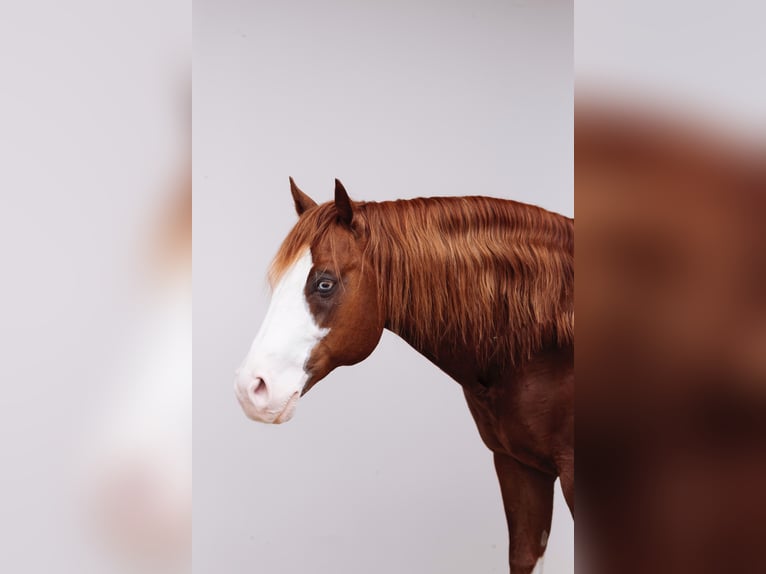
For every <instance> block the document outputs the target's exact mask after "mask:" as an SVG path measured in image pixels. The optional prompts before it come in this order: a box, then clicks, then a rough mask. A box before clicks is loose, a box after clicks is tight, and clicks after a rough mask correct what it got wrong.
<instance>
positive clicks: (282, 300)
mask: <svg viewBox="0 0 766 574" xmlns="http://www.w3.org/2000/svg"><path fill="white" fill-rule="evenodd" d="M313 265H314V263H313V260H312V258H311V250H310V249H308V248H307V249H306V251H305V252H304V253H303V254H302V255H301V257H299V258H298V260H297V261H296V262H295V263H294V264H293V265H292V267H290V268H289V269H288V270H287V271H286V272H285V274H284V276H283V277H282V278H281V279H280V281H279V283H278V284H277V285H276V287H275V289H274V293H273V295H272V298H271V303H270V305H269V309H268V311H267V312H266V317H265V318H264V320H263V324H262V325H261V328H260V330H259V331H258V334H257V335H256V337H255V340H254V341H253V344H252V346H251V347H250V352H249V353H248V355H247V358H246V359H245V361H244V363H243V364H242V367H241V368H240V369H239V371H238V374H237V381H236V384H235V392H236V395H237V398H238V399H239V402H240V404H241V405H242V408H243V409H244V411H245V414H247V416H248V417H250V418H252V419H254V420H258V421H261V422H267V423H272V422H278V423H281V422H285V421H287V420H289V419H290V418H292V414H293V410H294V407H295V403H296V401H297V399H298V397H299V396H300V392H301V391H302V390H303V387H304V386H305V384H306V382H307V381H308V374H307V373H306V372H305V370H304V367H305V364H306V361H308V359H309V357H310V356H311V352H312V351H313V349H314V347H315V346H316V344H317V343H318V342H319V341H320V340H321V339H322V338H323V337H324V336H325V335H326V334H327V333H328V331H329V329H322V328H320V327H319V326H318V325H317V323H316V321H315V319H314V316H313V315H312V314H311V310H310V309H309V305H308V302H307V301H306V296H305V294H304V289H305V286H306V280H307V279H308V276H309V273H310V272H311V269H312V267H313ZM259 381H263V385H262V386H260V389H259Z"/></svg>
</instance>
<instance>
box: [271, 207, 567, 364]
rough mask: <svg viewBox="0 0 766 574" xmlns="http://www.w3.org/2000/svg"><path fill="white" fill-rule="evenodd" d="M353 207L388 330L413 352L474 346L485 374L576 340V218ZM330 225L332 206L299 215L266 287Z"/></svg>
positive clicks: (535, 210)
mask: <svg viewBox="0 0 766 574" xmlns="http://www.w3.org/2000/svg"><path fill="white" fill-rule="evenodd" d="M353 205H354V221H353V226H354V230H355V232H356V233H358V234H359V235H360V236H361V237H364V238H366V239H367V245H366V248H365V255H364V259H365V262H366V264H369V265H370V266H371V268H372V271H373V272H374V273H375V276H376V277H377V283H378V291H379V294H380V297H381V298H382V300H383V303H384V306H385V309H386V310H387V319H388V322H387V324H386V327H387V328H388V329H389V330H391V331H393V332H395V333H397V334H399V335H401V336H403V337H404V338H405V339H407V340H408V341H409V342H410V343H411V344H412V345H413V346H414V347H415V348H418V349H424V348H430V349H442V350H444V351H445V352H449V351H451V350H453V349H457V348H458V347H460V346H465V345H470V346H473V347H475V348H476V350H477V360H478V361H479V363H480V364H482V365H485V366H487V365H489V364H494V363H501V364H502V363H509V362H510V363H512V364H519V363H521V362H523V361H524V360H526V359H528V358H529V357H531V355H532V354H533V353H535V352H536V351H539V350H541V349H542V348H544V347H546V346H548V345H555V346H564V345H567V344H571V343H572V342H573V340H574V222H573V220H572V219H570V218H567V217H564V216H562V215H559V214H556V213H552V212H549V211H546V210H544V209H542V208H540V207H536V206H533V205H527V204H524V203H519V202H516V201H511V200H503V199H495V198H489V197H434V198H418V199H412V200H398V201H385V202H380V203H375V202H354V204H353ZM336 220H337V213H336V211H335V208H334V204H333V203H332V202H330V203H325V204H322V205H320V206H317V207H315V208H313V209H310V210H309V211H307V212H306V213H304V215H303V216H302V217H301V218H300V220H299V222H298V224H297V225H296V226H295V228H293V230H292V231H291V233H290V234H289V235H288V237H287V238H286V239H285V242H284V243H283V245H282V248H281V249H280V251H279V253H278V255H277V257H276V259H275V261H274V264H273V265H272V269H271V273H270V277H271V280H272V282H274V281H275V280H276V279H277V278H278V277H279V276H280V275H281V274H282V273H283V272H284V270H285V269H286V268H287V267H288V266H289V265H290V264H291V263H292V262H293V261H295V260H296V259H297V257H298V256H299V255H300V253H301V252H302V251H303V250H304V249H305V248H306V247H307V246H310V245H312V244H313V243H314V242H315V241H317V239H318V238H320V237H324V236H325V235H326V233H327V232H328V231H329V230H330V228H331V226H333V225H336V224H337V223H336ZM331 235H332V234H330V236H331Z"/></svg>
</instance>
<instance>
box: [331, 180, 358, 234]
mask: <svg viewBox="0 0 766 574" xmlns="http://www.w3.org/2000/svg"><path fill="white" fill-rule="evenodd" d="M335 209H336V210H337V211H338V218H339V219H340V222H341V223H343V224H344V225H349V226H350V225H351V221H352V220H353V219H354V209H353V207H352V206H351V199H350V198H349V197H348V192H347V191H346V188H345V187H343V184H342V183H341V182H340V180H339V179H336V180H335Z"/></svg>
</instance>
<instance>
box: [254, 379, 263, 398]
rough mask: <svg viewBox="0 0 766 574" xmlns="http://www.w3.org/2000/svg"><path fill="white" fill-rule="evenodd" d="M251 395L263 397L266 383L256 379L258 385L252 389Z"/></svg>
mask: <svg viewBox="0 0 766 574" xmlns="http://www.w3.org/2000/svg"><path fill="white" fill-rule="evenodd" d="M253 394H254V395H255V396H264V395H265V394H266V383H264V382H263V379H261V378H259V379H258V384H257V385H256V386H255V389H253Z"/></svg>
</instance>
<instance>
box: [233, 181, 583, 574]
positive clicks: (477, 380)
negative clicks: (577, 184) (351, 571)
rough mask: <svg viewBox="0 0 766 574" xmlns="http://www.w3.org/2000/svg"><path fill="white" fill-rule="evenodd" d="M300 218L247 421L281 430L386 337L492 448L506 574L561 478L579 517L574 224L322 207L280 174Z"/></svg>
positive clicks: (504, 205)
mask: <svg viewBox="0 0 766 574" xmlns="http://www.w3.org/2000/svg"><path fill="white" fill-rule="evenodd" d="M290 190H291V194H292V198H293V201H294V204H295V210H296V212H297V214H298V221H297V223H296V225H295V226H294V227H293V229H292V230H291V231H290V233H289V234H288V235H287V237H286V238H285V240H284V242H283V243H282V246H281V247H280V249H279V251H278V253H277V255H276V257H275V259H274V261H273V263H272V265H271V268H270V271H269V283H270V285H271V288H272V299H271V302H270V305H269V308H268V310H267V313H266V316H265V318H264V320H263V324H262V326H261V328H260V330H259V331H258V333H257V335H256V337H255V340H254V341H253V343H252V346H251V348H250V351H249V353H248V355H247V357H246V358H245V360H244V362H243V363H242V365H241V367H240V368H239V369H238V370H237V375H236V380H235V394H236V396H237V398H238V400H239V403H240V405H241V407H242V409H243V410H244V412H245V414H246V415H247V416H248V417H249V418H251V419H253V420H256V421H260V422H264V423H276V424H279V423H284V422H287V421H289V420H290V419H291V418H292V417H293V415H294V413H295V409H296V404H297V402H298V400H299V399H300V397H302V396H303V395H305V394H306V393H307V392H308V391H309V390H310V389H311V388H312V387H313V386H314V385H315V384H316V383H317V382H319V381H320V380H322V379H323V378H324V377H326V376H327V375H328V374H329V373H330V372H332V371H333V370H334V369H335V368H337V367H339V366H342V365H353V364H356V363H359V362H360V361H362V360H364V359H365V358H367V357H368V356H369V355H370V354H371V353H372V351H373V350H374V349H375V347H376V346H377V344H378V342H379V340H380V338H381V335H382V333H383V330H384V329H388V330H389V331H391V332H393V333H395V334H397V335H398V336H400V337H401V338H402V339H404V340H405V341H406V342H407V343H409V344H410V345H411V346H412V347H413V348H414V349H415V350H417V351H418V352H419V353H420V354H422V355H423V356H425V357H426V358H427V359H429V360H430V361H431V362H432V363H433V364H435V365H436V366H437V367H439V368H440V369H441V370H442V371H444V372H445V373H446V374H447V375H449V376H450V377H451V378H452V379H454V380H455V381H456V382H457V383H458V384H460V385H461V386H462V390H463V393H464V395H465V399H466V402H467V403H468V407H469V410H470V412H471V414H472V416H473V418H474V420H475V422H476V425H477V428H478V431H479V434H480V436H481V438H482V440H483V442H484V444H485V445H486V446H487V447H488V448H489V449H490V450H491V451H492V453H493V456H494V465H495V470H496V473H497V477H498V480H499V482H500V489H501V494H502V499H503V506H504V509H505V515H506V522H507V526H508V534H509V550H508V562H509V566H510V570H511V572H512V573H513V574H529V573H530V572H532V571H533V570H534V569H535V567H536V566H537V565H538V564H540V563H541V562H542V560H540V559H541V558H542V556H543V554H544V552H545V547H546V544H547V540H548V534H549V531H550V525H551V517H552V510H553V488H554V482H555V480H556V478H557V477H560V481H561V486H562V490H563V494H564V498H565V500H566V503H567V505H568V506H569V509H570V512H571V513H572V515H573V516H574V404H573V403H574V301H573V299H574V221H573V219H571V218H568V217H564V216H562V215H559V214H556V213H553V212H549V211H546V210H544V209H542V208H540V207H537V206H533V205H528V204H524V203H521V202H516V201H512V200H505V199H497V198H490V197H479V196H473V197H431V198H417V199H411V200H397V201H384V202H361V201H359V202H357V201H352V200H351V199H350V198H349V195H348V193H347V192H346V189H345V188H344V186H343V184H342V183H341V182H340V181H339V180H337V179H336V180H335V197H334V201H330V202H327V203H323V204H317V203H316V202H315V201H314V200H313V199H311V198H310V197H309V196H308V195H306V194H305V193H304V192H303V191H302V190H301V189H300V188H299V187H298V186H297V185H296V183H295V181H294V180H293V179H292V178H290Z"/></svg>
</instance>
